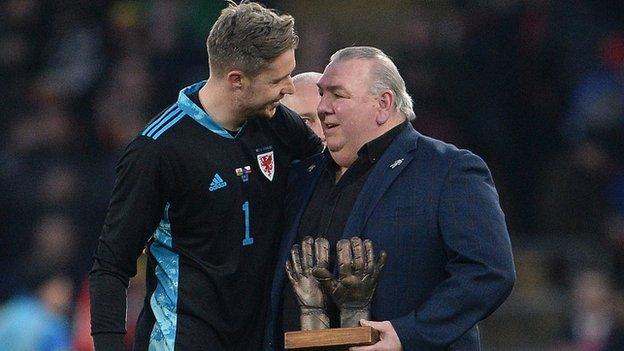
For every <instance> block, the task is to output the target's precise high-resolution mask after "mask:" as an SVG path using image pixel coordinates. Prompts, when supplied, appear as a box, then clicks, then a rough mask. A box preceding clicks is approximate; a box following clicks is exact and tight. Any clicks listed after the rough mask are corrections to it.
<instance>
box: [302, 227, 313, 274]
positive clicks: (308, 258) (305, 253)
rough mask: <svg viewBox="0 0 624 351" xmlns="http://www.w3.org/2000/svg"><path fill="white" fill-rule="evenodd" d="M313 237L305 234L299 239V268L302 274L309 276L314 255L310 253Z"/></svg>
mask: <svg viewBox="0 0 624 351" xmlns="http://www.w3.org/2000/svg"><path fill="white" fill-rule="evenodd" d="M313 243H314V239H312V237H311V236H306V237H305V238H303V240H302V241H301V259H302V261H301V268H302V272H303V274H304V275H306V276H309V275H310V274H311V273H312V267H313V266H314V256H313V254H312V244H313Z"/></svg>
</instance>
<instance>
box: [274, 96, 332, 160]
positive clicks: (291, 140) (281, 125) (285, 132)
mask: <svg viewBox="0 0 624 351" xmlns="http://www.w3.org/2000/svg"><path fill="white" fill-rule="evenodd" d="M270 123H271V126H272V128H273V129H274V130H275V131H276V133H277V135H278V136H279V137H280V139H282V140H283V141H284V143H285V144H286V145H288V147H289V148H290V149H291V150H292V151H293V155H294V157H295V159H298V160H303V159H307V158H309V157H311V156H314V155H316V154H319V153H321V152H323V141H322V140H321V138H319V137H318V136H317V135H316V134H315V133H314V132H313V131H312V129H310V127H308V126H307V125H306V124H305V122H304V121H303V119H301V117H299V115H298V114H297V113H296V112H294V111H293V110H291V109H289V108H287V107H286V106H284V105H280V106H279V107H278V111H277V112H276V113H275V117H274V118H272V119H271V120H270Z"/></svg>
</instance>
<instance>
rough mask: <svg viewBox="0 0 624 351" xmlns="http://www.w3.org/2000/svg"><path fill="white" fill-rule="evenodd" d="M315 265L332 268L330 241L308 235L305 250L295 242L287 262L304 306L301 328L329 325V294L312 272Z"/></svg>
mask: <svg viewBox="0 0 624 351" xmlns="http://www.w3.org/2000/svg"><path fill="white" fill-rule="evenodd" d="M312 244H314V256H313V255H312ZM315 260H316V265H315V264H314V263H315V262H314V261H315ZM314 267H317V268H318V269H325V270H327V267H329V242H328V241H327V239H325V238H317V239H316V240H313V239H312V237H309V236H306V237H305V238H303V241H302V242H301V249H300V247H299V245H297V244H295V245H293V247H292V249H291V250H290V260H289V261H287V262H286V275H287V276H288V279H289V280H290V284H291V285H292V287H293V290H294V291H295V295H297V300H298V301H299V307H300V308H301V315H300V317H299V321H300V322H301V330H318V329H328V328H329V317H328V316H327V312H326V311H327V297H326V296H325V294H323V291H322V288H321V284H320V283H319V282H318V281H317V280H316V278H315V277H314V276H313V275H312V269H313V268H314Z"/></svg>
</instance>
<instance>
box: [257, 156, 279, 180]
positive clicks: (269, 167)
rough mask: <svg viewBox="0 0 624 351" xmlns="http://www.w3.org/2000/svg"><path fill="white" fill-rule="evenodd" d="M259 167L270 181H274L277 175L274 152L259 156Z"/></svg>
mask: <svg viewBox="0 0 624 351" xmlns="http://www.w3.org/2000/svg"><path fill="white" fill-rule="evenodd" d="M257 158H258V166H260V170H261V171H262V174H264V176H265V177H267V179H268V180H270V181H273V175H274V174H275V159H274V158H273V151H269V152H265V153H262V154H259V155H257Z"/></svg>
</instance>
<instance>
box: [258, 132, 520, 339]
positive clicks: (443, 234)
mask: <svg viewBox="0 0 624 351" xmlns="http://www.w3.org/2000/svg"><path fill="white" fill-rule="evenodd" d="M326 163H327V160H326V159H324V158H317V159H314V160H310V161H308V162H303V163H301V164H300V165H299V167H298V170H297V171H296V172H295V175H294V176H295V178H293V184H292V185H293V192H292V194H291V195H290V197H289V200H288V203H287V210H286V213H287V219H286V225H287V230H286V232H285V234H284V237H283V239H282V242H281V245H280V254H279V257H278V262H277V268H276V272H275V275H274V281H273V285H272V290H271V299H270V306H269V307H270V310H269V322H268V324H267V329H266V343H265V346H266V349H267V350H272V349H281V348H282V345H283V335H282V332H281V326H280V325H278V323H279V322H278V321H279V319H280V314H281V305H282V303H281V300H282V291H283V286H284V284H285V281H286V279H285V271H284V265H285V262H286V260H287V258H288V254H289V251H290V247H291V246H292V245H293V244H294V239H295V238H296V236H297V231H298V227H299V221H300V219H301V216H302V214H303V210H304V209H305V207H306V205H307V203H308V201H309V199H310V196H311V194H312V191H313V190H314V187H315V185H316V182H317V180H318V179H319V175H320V173H321V170H322V168H323V167H325V165H326ZM352 236H360V237H363V238H368V239H370V240H371V241H372V242H373V245H374V248H375V251H376V252H378V251H379V250H385V251H386V252H387V253H388V261H387V264H386V267H385V269H384V272H383V273H382V275H381V277H380V280H379V284H378V286H377V290H376V292H375V295H374V298H373V302H372V306H371V317H372V320H376V321H384V320H389V321H390V322H391V323H392V325H393V326H394V329H395V330H396V332H397V334H398V336H399V339H400V340H401V343H402V345H403V349H404V350H405V351H408V350H479V349H480V341H479V332H478V329H477V323H478V322H479V321H481V320H482V319H484V318H485V317H487V316H488V315H489V314H491V313H492V312H493V311H494V310H495V309H496V308H497V307H498V306H499V305H500V304H501V303H502V302H503V301H504V300H505V299H506V298H507V296H509V294H510V292H511V289H512V286H513V284H514V281H515V277H516V276H515V269H514V264H513V257H512V252H511V244H510V240H509V234H508V232H507V226H506V224H505V217H504V214H503V212H502V210H501V208H500V205H499V201H498V194H497V192H496V189H495V187H494V183H493V181H492V176H491V174H490V171H489V170H488V168H487V166H486V164H485V162H484V161H483V160H482V159H481V158H479V157H478V156H475V155H474V154H472V153H471V152H469V151H466V150H460V149H457V148H456V147H454V146H452V145H449V144H446V143H443V142H441V141H438V140H435V139H432V138H429V137H426V136H423V135H421V134H419V133H418V132H416V131H415V130H414V128H413V127H412V126H411V125H410V124H408V125H407V126H406V127H405V129H404V130H403V131H402V132H401V133H400V134H399V135H398V136H397V137H396V138H395V140H394V141H393V142H392V144H391V145H390V146H389V147H388V149H387V150H386V151H385V152H384V154H383V156H382V157H381V158H380V159H379V161H378V162H377V163H376V164H375V165H374V167H373V169H372V170H371V172H370V174H369V176H368V179H367V180H366V182H365V184H364V186H363V188H362V191H361V192H360V194H359V196H358V197H357V200H356V202H355V205H354V207H353V210H352V212H351V214H350V216H349V219H348V221H347V224H346V227H345V229H344V232H343V235H342V237H343V238H350V237H352ZM332 249H334V248H332Z"/></svg>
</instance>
